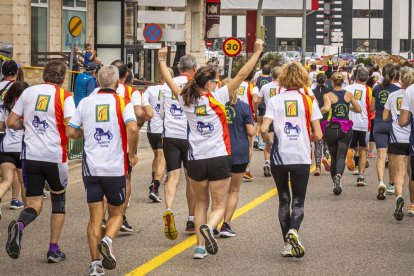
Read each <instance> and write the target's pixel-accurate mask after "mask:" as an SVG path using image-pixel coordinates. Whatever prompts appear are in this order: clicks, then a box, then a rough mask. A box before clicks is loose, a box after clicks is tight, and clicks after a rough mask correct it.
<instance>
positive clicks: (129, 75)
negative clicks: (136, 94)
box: [125, 70, 134, 85]
mask: <svg viewBox="0 0 414 276" xmlns="http://www.w3.org/2000/svg"><path fill="white" fill-rule="evenodd" d="M133 79H134V76H133V75H132V71H131V70H128V71H127V76H126V79H125V84H126V85H132V82H133Z"/></svg>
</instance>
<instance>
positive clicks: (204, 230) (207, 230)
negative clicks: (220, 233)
mask: <svg viewBox="0 0 414 276" xmlns="http://www.w3.org/2000/svg"><path fill="white" fill-rule="evenodd" d="M200 233H201V235H202V236H203V238H204V242H205V245H206V250H207V253H208V254H210V255H215V254H217V251H218V245H217V240H216V238H214V235H213V229H212V228H211V227H210V226H208V225H207V224H203V225H201V226H200Z"/></svg>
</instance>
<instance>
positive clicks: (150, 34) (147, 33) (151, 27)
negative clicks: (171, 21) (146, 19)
mask: <svg viewBox="0 0 414 276" xmlns="http://www.w3.org/2000/svg"><path fill="white" fill-rule="evenodd" d="M161 37H162V28H161V26H160V25H158V24H148V25H146V26H145V28H144V38H145V41H146V42H149V43H155V42H158V41H160V39H161Z"/></svg>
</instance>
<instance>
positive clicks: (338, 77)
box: [331, 72, 344, 86]
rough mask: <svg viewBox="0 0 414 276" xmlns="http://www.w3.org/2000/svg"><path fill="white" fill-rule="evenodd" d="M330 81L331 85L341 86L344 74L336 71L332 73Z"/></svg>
mask: <svg viewBox="0 0 414 276" xmlns="http://www.w3.org/2000/svg"><path fill="white" fill-rule="evenodd" d="M331 81H332V84H333V86H342V84H343V83H344V75H342V73H341V72H336V73H335V74H333V75H332V77H331Z"/></svg>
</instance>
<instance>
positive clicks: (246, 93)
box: [226, 81, 258, 109]
mask: <svg viewBox="0 0 414 276" xmlns="http://www.w3.org/2000/svg"><path fill="white" fill-rule="evenodd" d="M254 88H255V87H253V84H252V83H251V82H247V81H243V82H242V83H241V84H240V86H239V88H237V91H236V93H237V98H238V99H240V101H242V102H245V103H247V104H248V105H249V106H250V109H252V108H253V97H252V94H253V91H254ZM226 89H227V88H226ZM257 90H258V88H256V92H257ZM256 92H255V93H256Z"/></svg>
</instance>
